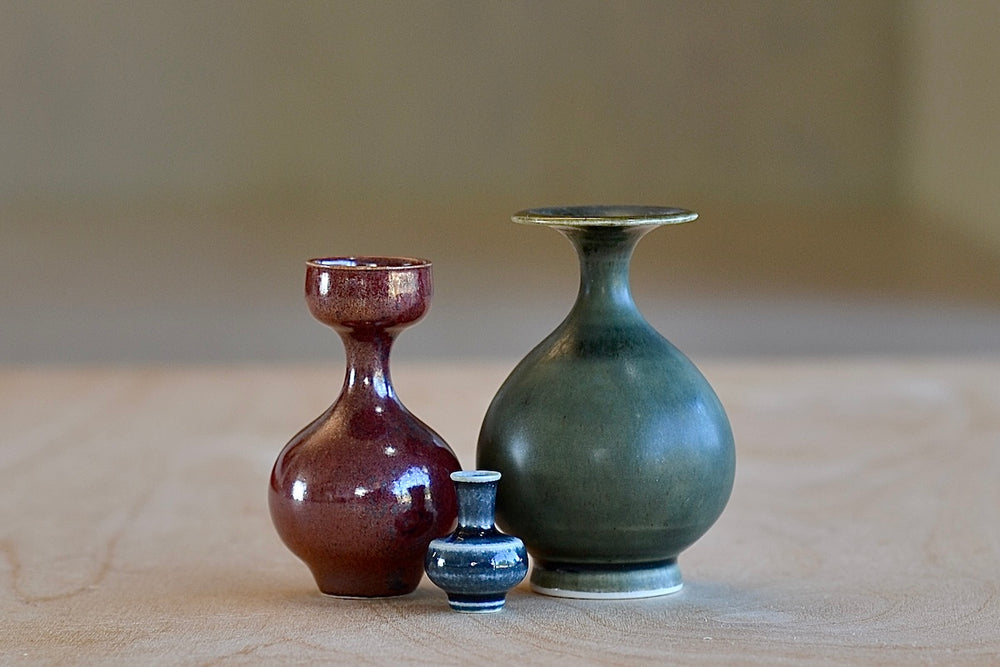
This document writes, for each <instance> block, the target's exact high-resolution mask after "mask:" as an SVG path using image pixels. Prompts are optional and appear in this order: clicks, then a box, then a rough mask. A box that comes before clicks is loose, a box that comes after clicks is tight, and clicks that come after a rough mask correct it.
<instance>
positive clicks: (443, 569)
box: [424, 470, 528, 614]
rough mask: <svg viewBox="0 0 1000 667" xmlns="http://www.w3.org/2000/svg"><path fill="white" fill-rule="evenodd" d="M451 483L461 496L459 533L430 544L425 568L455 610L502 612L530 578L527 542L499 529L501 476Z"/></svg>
mask: <svg viewBox="0 0 1000 667" xmlns="http://www.w3.org/2000/svg"><path fill="white" fill-rule="evenodd" d="M451 479H452V481H454V482H455V490H456V491H457V492H458V528H456V529H455V532H454V533H452V534H451V535H449V536H447V537H443V538H439V539H436V540H434V541H432V542H431V543H430V546H429V547H428V548H427V557H426V558H425V560H424V568H425V569H426V570H427V576H428V578H430V580H431V581H432V582H434V584H435V585H436V586H438V587H439V588H441V589H442V590H444V591H445V593H447V594H448V604H449V605H451V608H452V609H454V610H455V611H459V612H465V613H480V614H481V613H489V612H495V611H500V610H501V609H503V606H504V602H505V601H506V598H507V591H509V590H510V589H511V588H513V587H514V586H517V585H518V584H519V583H521V581H522V580H523V579H524V576H525V575H526V574H527V573H528V554H527V552H526V551H525V548H524V542H522V541H521V540H519V539H518V538H516V537H514V536H512V535H504V534H503V533H501V532H500V531H499V530H497V529H496V526H495V525H494V524H493V513H494V507H495V503H496V493H497V481H499V479H500V473H499V472H496V471H493V470H462V471H460V472H455V473H452V475H451Z"/></svg>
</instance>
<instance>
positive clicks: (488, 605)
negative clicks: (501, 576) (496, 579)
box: [448, 593, 507, 614]
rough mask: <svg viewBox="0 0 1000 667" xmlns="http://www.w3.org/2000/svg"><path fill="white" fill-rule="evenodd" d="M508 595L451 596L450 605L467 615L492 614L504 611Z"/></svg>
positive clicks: (449, 597) (449, 598)
mask: <svg viewBox="0 0 1000 667" xmlns="http://www.w3.org/2000/svg"><path fill="white" fill-rule="evenodd" d="M506 601H507V595H506V593H504V594H501V595H455V594H452V595H449V596H448V604H449V605H451V608H452V609H454V610H455V611H460V612H462V613H465V614H492V613H494V612H498V611H500V610H501V609H503V605H504V603H505V602H506Z"/></svg>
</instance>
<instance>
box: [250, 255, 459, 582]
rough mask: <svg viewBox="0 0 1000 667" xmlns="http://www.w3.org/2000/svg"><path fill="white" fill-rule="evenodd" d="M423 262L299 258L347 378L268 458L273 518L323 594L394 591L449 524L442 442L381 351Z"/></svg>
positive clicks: (419, 306) (427, 288)
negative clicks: (339, 343)
mask: <svg viewBox="0 0 1000 667" xmlns="http://www.w3.org/2000/svg"><path fill="white" fill-rule="evenodd" d="M430 296H431V264H430V262H427V261H424V260H419V259H409V258H402V257H344V258H327V259H314V260H310V261H309V262H307V263H306V302H307V304H308V305H309V309H310V311H312V314H313V316H315V317H316V319H318V320H319V321H320V322H323V323H324V324H326V325H328V326H330V327H333V328H334V329H335V330H336V331H337V333H339V334H340V337H341V339H342V340H343V342H344V347H345V348H346V352H347V374H346V378H345V380H344V386H343V388H342V390H341V393H340V396H339V398H338V399H337V400H336V402H335V403H334V404H333V405H332V406H330V408H329V409H327V411H326V412H324V413H323V414H322V415H320V416H319V417H318V418H317V419H316V420H315V421H314V422H312V423H311V424H309V425H308V426H306V427H305V428H304V429H302V431H300V432H299V433H298V434H297V435H296V436H295V437H294V438H292V439H291V441H290V442H289V443H288V444H287V445H285V448H284V449H283V450H282V451H281V453H280V454H279V455H278V459H277V461H276V462H275V464H274V469H273V470H272V472H271V484H270V490H269V493H268V501H269V505H270V509H271V519H272V520H273V521H274V526H275V528H276V529H277V531H278V534H279V535H280V536H281V539H282V540H283V541H284V543H285V545H287V546H288V548H289V549H291V550H292V552H293V553H295V555H297V556H298V557H299V558H301V559H302V560H303V561H305V563H306V564H307V565H308V566H309V569H310V570H312V573H313V576H314V577H315V578H316V583H317V584H318V585H319V589H320V590H321V591H322V592H323V593H326V594H328V595H338V596H352V597H377V596H389V595H402V594H405V593H409V592H411V591H412V590H413V589H415V588H416V587H417V584H418V583H419V582H420V578H421V576H422V575H423V559H424V554H425V552H426V550H427V545H428V544H429V543H430V541H431V540H432V539H434V538H436V537H441V536H443V535H447V534H448V533H449V532H451V531H452V530H453V529H454V526H455V520H456V515H457V501H456V496H455V490H454V486H453V485H452V483H451V480H450V478H449V475H450V474H451V473H452V472H454V471H456V470H459V469H460V466H459V463H458V459H456V458H455V455H454V453H453V452H452V451H451V448H449V447H448V445H447V443H445V441H444V440H443V439H442V438H441V436H439V435H438V434H437V433H435V432H434V431H432V430H431V429H430V428H429V427H428V426H427V425H426V424H424V423H423V422H421V421H420V420H419V419H417V418H416V417H415V416H413V414H411V413H410V412H409V411H408V410H407V409H406V408H405V407H404V406H403V404H402V403H401V402H400V401H399V399H398V398H396V393H395V391H394V390H393V387H392V381H391V380H390V377H389V350H390V348H391V346H392V342H393V340H394V339H395V337H396V336H397V335H398V334H399V332H400V331H401V330H402V329H403V328H405V327H407V326H409V325H411V324H413V323H415V322H416V321H417V320H419V319H420V318H421V317H423V315H424V313H425V312H426V311H427V307H428V303H429V300H430Z"/></svg>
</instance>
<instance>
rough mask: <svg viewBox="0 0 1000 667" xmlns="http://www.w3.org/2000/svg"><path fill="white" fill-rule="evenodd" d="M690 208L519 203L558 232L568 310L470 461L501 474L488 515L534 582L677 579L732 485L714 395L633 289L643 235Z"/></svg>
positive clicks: (605, 593) (547, 587) (592, 585)
mask: <svg viewBox="0 0 1000 667" xmlns="http://www.w3.org/2000/svg"><path fill="white" fill-rule="evenodd" d="M695 218H697V215H696V214H694V213H691V212H689V211H684V210H680V209H673V208H659V207H642V206H586V207H569V208H546V209H533V210H528V211H522V212H520V213H518V214H516V215H515V216H514V217H513V220H514V221H515V222H519V223H526V224H536V225H541V226H545V227H552V228H553V229H557V230H559V231H560V232H562V233H563V234H565V235H566V236H567V237H568V238H569V240H570V241H571V242H572V243H573V245H574V247H575V248H576V251H577V254H578V255H579V260H580V275H581V277H580V289H579V293H578V296H577V299H576V303H575V304H574V305H573V308H572V310H571V311H570V313H569V315H568V316H567V317H566V319H565V320H564V321H563V322H562V323H561V324H560V325H559V326H558V327H557V328H556V329H555V331H553V332H552V333H551V334H550V335H549V336H548V337H547V338H545V339H544V340H543V341H542V342H541V343H540V344H539V345H538V346H537V347H535V349H534V350H532V351H531V352H530V353H529V354H528V355H527V356H526V357H525V358H524V359H523V360H522V361H521V362H520V363H519V364H518V365H517V367H516V368H515V369H514V370H513V371H512V372H511V374H510V376H509V377H508V378H507V380H506V381H505V382H504V383H503V385H502V386H501V388H500V390H499V391H498V393H497V394H496V396H495V398H494V399H493V402H492V403H491V405H490V407H489V410H488V412H487V414H486V417H485V419H484V421H483V425H482V429H481V431H480V436H479V445H478V454H477V457H478V461H477V465H478V466H479V467H481V468H491V469H494V470H498V471H500V472H502V473H503V484H502V485H501V488H500V490H499V494H498V499H497V523H498V525H499V526H500V527H501V528H503V529H504V530H506V531H508V532H511V533H514V534H516V535H518V536H519V537H521V539H523V540H524V542H525V544H526V545H527V547H528V552H529V553H530V554H531V556H532V559H533V564H534V567H533V568H532V573H531V586H532V589H533V590H535V591H537V592H540V593H545V594H549V595H556V596H565V597H580V598H629V597H649V596H654V595H662V594H666V593H670V592H673V591H676V590H679V589H680V587H681V585H682V579H681V574H680V570H679V569H678V567H677V556H678V554H679V553H680V552H681V551H683V550H684V549H685V548H687V547H688V546H690V545H691V544H692V543H694V542H695V540H697V539H698V538H699V537H701V535H703V534H704V533H705V531H707V530H708V528H709V527H710V526H711V525H712V524H713V523H714V522H715V520H716V519H717V518H718V517H719V515H720V514H721V513H722V510H723V507H724V506H725V505H726V502H727V501H728V499H729V494H730V491H731V489H732V484H733V476H734V472H735V452H734V447H733V435H732V431H731V429H730V425H729V421H728V419H727V417H726V414H725V411H724V410H723V407H722V404H721V403H720V401H719V399H718V397H717V396H716V394H715V392H714V391H713V390H712V388H711V386H710V385H709V383H708V381H707V380H706V379H705V378H704V376H703V375H702V374H701V373H700V372H699V371H698V369H697V368H695V366H694V365H693V364H692V363H691V361H689V360H688V359H687V357H685V356H684V355H683V354H682V353H681V352H680V351H678V350H677V348H675V347H674V346H673V345H672V344H671V343H669V342H668V341H667V340H666V339H664V338H663V337H662V336H661V335H660V334H659V333H657V332H656V331H655V330H654V329H653V328H652V326H650V324H649V323H648V322H647V321H646V320H645V319H644V318H643V317H642V315H641V314H640V313H639V310H638V309H637V308H636V305H635V303H634V301H633V299H632V295H631V292H630V288H629V264H630V260H631V255H632V250H633V248H634V247H635V244H636V242H637V241H638V240H639V239H640V238H641V237H642V236H643V235H644V234H646V233H647V232H649V231H650V230H652V229H654V228H655V227H657V226H659V225H668V224H676V223H682V222H689V221H692V220H694V219H695Z"/></svg>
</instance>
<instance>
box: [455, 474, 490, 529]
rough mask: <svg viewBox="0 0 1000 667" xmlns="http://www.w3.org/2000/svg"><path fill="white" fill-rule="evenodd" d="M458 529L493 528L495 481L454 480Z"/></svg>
mask: <svg viewBox="0 0 1000 667" xmlns="http://www.w3.org/2000/svg"><path fill="white" fill-rule="evenodd" d="M455 493H456V494H457V495H458V530H459V531H460V532H461V531H468V530H473V531H483V530H490V529H492V528H493V522H494V511H495V509H496V499H497V483H496V482H456V483H455Z"/></svg>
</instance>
